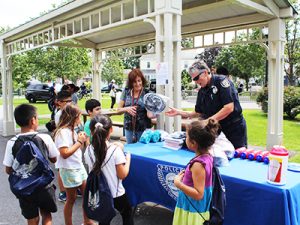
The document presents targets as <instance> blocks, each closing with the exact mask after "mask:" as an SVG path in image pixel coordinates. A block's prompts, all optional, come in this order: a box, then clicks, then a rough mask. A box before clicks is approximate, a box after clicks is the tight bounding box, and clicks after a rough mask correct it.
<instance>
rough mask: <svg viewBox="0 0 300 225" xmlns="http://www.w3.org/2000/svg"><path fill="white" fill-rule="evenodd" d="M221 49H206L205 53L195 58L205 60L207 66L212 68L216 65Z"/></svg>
mask: <svg viewBox="0 0 300 225" xmlns="http://www.w3.org/2000/svg"><path fill="white" fill-rule="evenodd" d="M221 49H222V48H221V47H213V48H206V49H204V52H202V53H200V54H198V55H197V56H196V57H195V58H196V59H202V60H204V61H205V62H206V64H207V65H208V66H209V67H211V66H213V65H215V62H216V58H217V56H218V54H219V52H220V51H221Z"/></svg>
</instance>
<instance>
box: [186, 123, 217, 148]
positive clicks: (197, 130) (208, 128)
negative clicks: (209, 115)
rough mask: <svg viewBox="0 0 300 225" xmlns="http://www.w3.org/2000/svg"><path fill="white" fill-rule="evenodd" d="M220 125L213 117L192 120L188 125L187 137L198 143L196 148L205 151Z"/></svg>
mask: <svg viewBox="0 0 300 225" xmlns="http://www.w3.org/2000/svg"><path fill="white" fill-rule="evenodd" d="M219 128H220V125H219V123H218V122H217V121H216V120H214V119H208V120H197V121H193V122H192V123H191V124H190V125H189V126H188V131H187V132H188V135H189V138H190V139H191V140H193V141H195V142H196V143H197V144H198V150H199V151H201V150H205V151H207V150H208V149H209V148H210V147H211V146H212V145H213V144H214V143H215V140H216V137H217V136H218V131H219Z"/></svg>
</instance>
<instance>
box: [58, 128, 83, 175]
mask: <svg viewBox="0 0 300 225" xmlns="http://www.w3.org/2000/svg"><path fill="white" fill-rule="evenodd" d="M54 140H55V145H56V147H57V149H59V148H61V147H67V148H70V147H71V146H73V145H74V144H75V143H76V141H77V133H76V132H75V131H74V142H73V138H72V130H71V129H69V128H63V129H61V130H60V131H58V133H57V134H56V135H55V138H54ZM55 166H56V168H65V169H79V168H82V167H83V163H82V151H81V149H80V148H78V149H77V150H76V151H75V152H74V153H73V155H71V156H69V157H68V158H66V159H64V158H63V157H62V156H61V155H60V156H59V157H58V159H57V162H56V164H55Z"/></svg>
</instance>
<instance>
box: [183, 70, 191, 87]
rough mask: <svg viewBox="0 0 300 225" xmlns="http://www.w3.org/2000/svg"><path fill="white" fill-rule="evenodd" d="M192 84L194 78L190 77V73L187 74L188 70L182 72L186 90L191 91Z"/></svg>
mask: <svg viewBox="0 0 300 225" xmlns="http://www.w3.org/2000/svg"><path fill="white" fill-rule="evenodd" d="M191 82H192V78H191V76H190V75H189V73H188V72H187V70H186V69H184V70H182V72H181V84H182V85H183V87H184V89H185V90H189V89H190V85H189V84H190V83H191Z"/></svg>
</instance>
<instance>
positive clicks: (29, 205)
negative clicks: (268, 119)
mask: <svg viewBox="0 0 300 225" xmlns="http://www.w3.org/2000/svg"><path fill="white" fill-rule="evenodd" d="M55 189H56V187H55V185H51V186H50V187H47V188H45V189H42V190H40V191H38V192H36V193H33V194H32V195H30V196H28V197H22V198H19V203H20V207H21V211H22V215H23V216H24V217H25V218H26V219H28V220H29V219H33V218H35V217H38V216H39V209H42V210H43V211H45V212H49V213H54V212H56V211H57V206H56V197H55Z"/></svg>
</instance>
